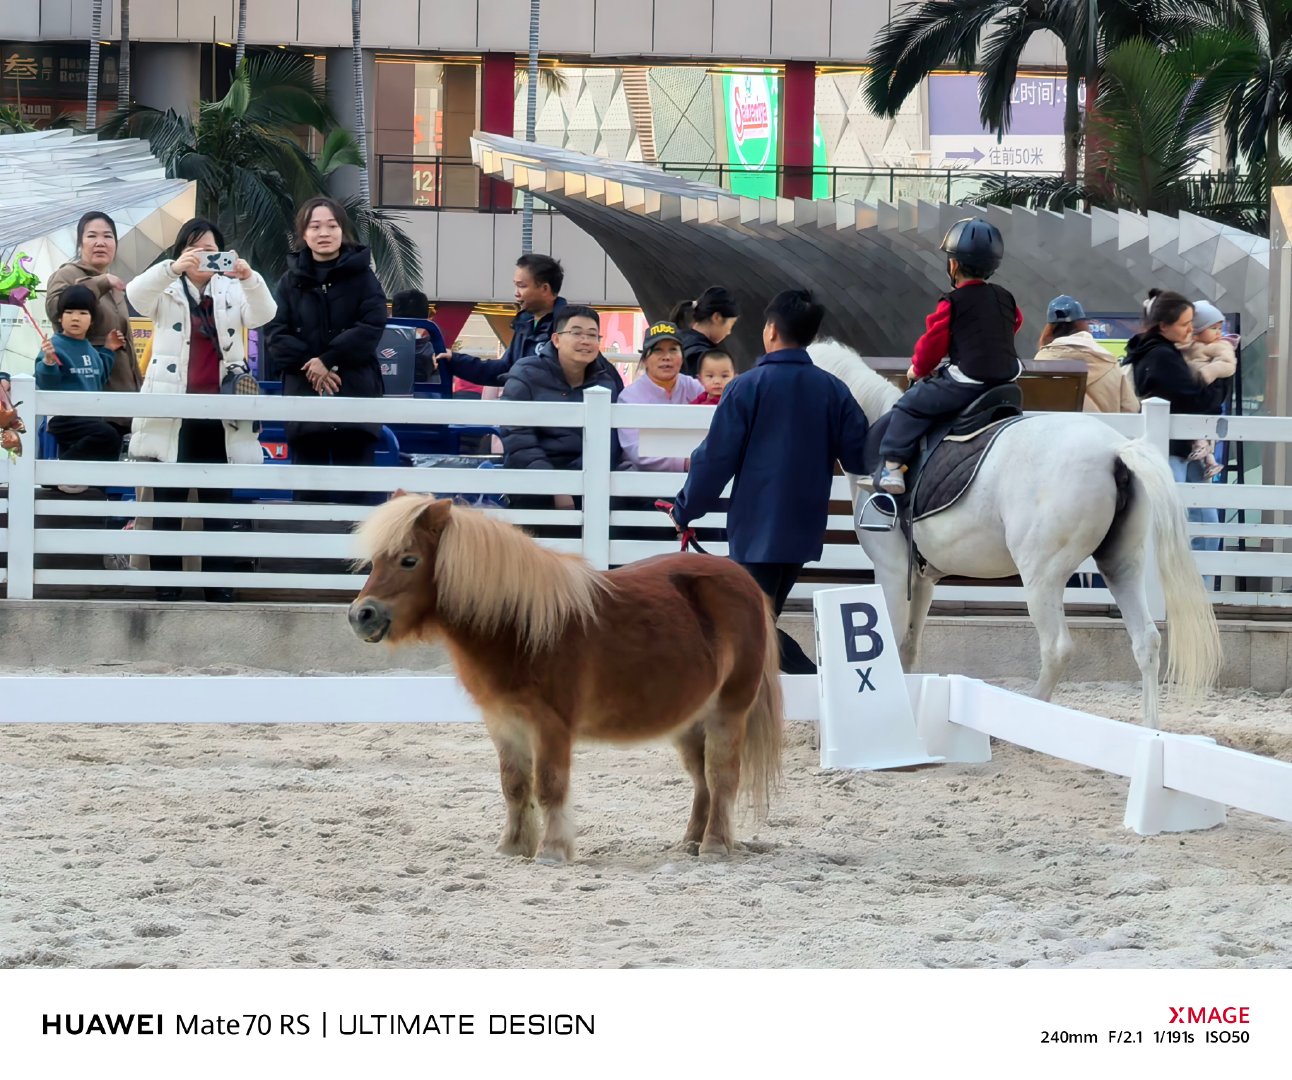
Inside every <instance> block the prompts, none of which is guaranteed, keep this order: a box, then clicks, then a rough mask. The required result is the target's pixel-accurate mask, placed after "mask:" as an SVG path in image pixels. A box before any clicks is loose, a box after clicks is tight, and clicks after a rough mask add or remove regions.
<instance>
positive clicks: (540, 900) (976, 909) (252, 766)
mask: <svg viewBox="0 0 1292 1080" xmlns="http://www.w3.org/2000/svg"><path fill="white" fill-rule="evenodd" d="M99 673H101V672H99ZM207 673H208V674H229V673H231V671H230V669H220V670H219V671H214V672H207ZM1010 685H1011V688H1016V689H1021V688H1022V684H1021V683H1014V684H1010ZM1056 700H1058V701H1060V702H1061V703H1063V704H1067V705H1071V706H1073V707H1076V708H1082V709H1085V710H1087V711H1090V712H1095V713H1099V714H1101V715H1105V716H1111V717H1114V718H1116V719H1124V720H1134V719H1136V717H1137V713H1138V706H1139V695H1138V689H1137V688H1135V687H1132V686H1130V685H1126V684H1077V685H1067V686H1064V687H1062V688H1061V690H1060V693H1059V695H1058V697H1057V699H1056ZM1289 704H1292V702H1290V701H1289V700H1286V699H1281V698H1278V697H1269V696H1264V695H1261V694H1257V693H1254V692H1251V691H1245V692H1219V693H1215V694H1213V695H1212V696H1211V697H1210V698H1209V699H1208V700H1207V701H1206V702H1205V703H1204V704H1203V705H1202V706H1201V707H1198V708H1194V709H1187V710H1185V709H1180V708H1175V707H1172V706H1169V705H1168V707H1167V709H1166V712H1165V715H1164V717H1163V726H1164V727H1166V728H1168V729H1169V730H1175V731H1185V732H1197V733H1204V734H1209V735H1213V736H1215V737H1216V738H1217V739H1218V740H1219V741H1220V742H1222V743H1224V744H1226V745H1230V746H1235V747H1238V748H1240V749H1244V750H1249V751H1253V752H1256V753H1262V754H1269V755H1273V756H1276V757H1280V758H1283V759H1285V760H1292V716H1290V714H1289V708H1288V706H1289ZM85 719H90V717H89V716H87V717H86V718H85ZM812 735H813V731H812V728H811V727H810V726H809V725H805V724H793V725H791V726H790V730H789V735H788V739H787V747H786V784H785V790H784V792H783V793H782V795H781V796H780V798H779V799H778V800H777V801H776V802H775V803H774V805H773V809H772V814H771V818H770V820H769V821H768V822H766V823H763V824H759V825H756V826H755V825H754V824H753V823H751V822H749V821H746V823H745V825H744V827H743V828H742V829H741V831H740V835H741V836H742V837H744V838H745V839H746V840H747V846H746V848H745V850H743V851H741V852H739V853H737V854H736V855H735V856H733V857H732V858H730V859H728V860H725V861H718V862H710V861H701V860H699V859H696V858H693V857H690V856H688V855H687V854H685V853H684V852H683V851H682V850H681V849H680V848H679V847H677V846H676V841H677V840H679V839H680V836H681V832H682V827H683V825H684V823H685V817H686V811H687V807H688V804H689V781H687V780H686V779H685V778H684V776H683V774H682V772H681V770H680V768H679V766H678V764H677V762H676V759H675V757H674V754H673V751H672V749H671V748H669V747H667V746H643V747H637V748H632V749H627V750H624V749H614V748H605V747H599V746H595V745H590V746H584V747H581V748H580V749H579V750H578V751H577V752H576V759H575V767H574V781H573V783H574V789H573V802H574V805H575V808H576V815H577V816H576V820H577V822H578V825H579V856H578V860H577V861H576V862H575V863H574V864H573V865H570V866H566V867H562V868H556V869H553V868H548V867H542V866H537V865H534V864H531V863H528V862H524V861H518V860H511V859H506V858H503V857H501V856H497V855H495V854H494V850H493V849H494V844H495V841H496V837H497V833H498V830H499V828H500V826H501V823H502V815H503V804H502V798H501V795H500V793H499V790H498V783H497V759H496V757H495V755H494V751H493V747H492V745H491V744H490V742H489V740H488V738H487V737H486V735H485V732H484V730H483V728H482V727H480V726H479V725H425V726H419V725H389V726H382V725H379V724H363V725H282V726H273V725H259V724H255V725H228V726H210V725H204V726H163V725H146V726H122V725H90V724H77V725H71V724H67V725H31V724H28V725H23V724H15V725H11V726H4V725H0V863H2V864H3V866H4V872H3V873H2V874H0V966H3V967H28V966H62V965H67V966H75V967H100V966H106V967H135V966H143V967H160V966H179V967H199V966H201V967H205V966H217V967H219V966H230V967H293V966H302V967H382V966H391V967H423V966H430V967H448V966H464V967H514V966H526V967H528V966H539V967H542V966H559V967H638V966H731V967H754V966H847V967H881V966H902V967H913V966H928V967H946V966H991V967H1000V966H1011V967H1026V966H1038V967H1051V966H1067V965H1073V966H1083V967H1149V966H1152V967H1216V966H1220V967H1225V966H1243V967H1250V966H1261V967H1266V966H1268V967H1287V966H1289V964H1292V824H1285V823H1280V822H1275V821H1270V820H1268V819H1264V818H1260V817H1257V816H1254V815H1251V814H1246V813H1241V812H1231V813H1230V817H1229V823H1228V825H1227V826H1225V827H1224V828H1221V829H1217V830H1213V831H1210V832H1205V833H1191V834H1186V835H1179V836H1157V837H1138V836H1136V835H1135V834H1133V833H1131V832H1129V831H1127V830H1126V829H1124V828H1123V826H1122V814H1123V811H1124V807H1125V800H1126V790H1127V783H1126V781H1125V780H1124V779H1121V778H1118V777H1110V776H1106V775H1103V774H1100V773H1096V772H1092V771H1090V770H1088V769H1084V768H1080V767H1078V766H1075V765H1069V764H1066V763H1064V762H1060V761H1056V760H1054V759H1052V758H1047V757H1044V756H1042V755H1039V754H1035V753H1031V752H1029V751H1025V750H1020V749H1017V748H1015V747H1012V746H1009V745H1007V744H999V743H998V744H996V746H995V750H994V757H993V760H992V761H991V762H990V763H989V764H986V765H973V766H969V765H964V766H961V765H953V766H942V767H937V768H926V769H921V770H916V771H909V772H888V773H846V772H830V771H823V770H822V769H820V768H819V766H818V764H817V756H816V753H815V751H814V749H813V746H812Z"/></svg>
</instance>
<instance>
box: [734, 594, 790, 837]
mask: <svg viewBox="0 0 1292 1080" xmlns="http://www.w3.org/2000/svg"><path fill="white" fill-rule="evenodd" d="M763 632H764V636H765V639H766V640H765V642H764V645H763V674H762V677H761V678H760V679H759V682H758V696H757V697H756V698H754V704H753V707H752V708H751V709H750V710H749V719H748V722H747V723H746V725H745V741H744V744H743V745H742V747H741V751H740V783H741V787H743V788H744V790H745V793H746V795H747V796H748V797H749V803H750V805H751V806H752V807H753V808H754V813H755V814H756V815H757V816H758V817H759V818H765V817H766V816H767V811H768V808H769V807H770V805H771V797H772V795H773V793H775V792H776V791H777V790H778V789H779V788H780V786H781V745H782V742H783V740H784V734H785V702H784V700H783V699H782V696H781V648H780V644H779V642H778V641H777V640H776V616H775V615H773V614H772V606H771V603H770V601H768V602H765V603H764V604H763Z"/></svg>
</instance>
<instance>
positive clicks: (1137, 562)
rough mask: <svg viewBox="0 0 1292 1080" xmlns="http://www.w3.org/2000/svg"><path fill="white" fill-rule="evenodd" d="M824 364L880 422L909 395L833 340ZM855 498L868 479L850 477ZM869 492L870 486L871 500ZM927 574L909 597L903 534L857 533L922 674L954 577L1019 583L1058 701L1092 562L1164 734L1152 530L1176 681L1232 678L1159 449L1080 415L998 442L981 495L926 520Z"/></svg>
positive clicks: (1033, 423) (1046, 680)
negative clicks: (1069, 604) (923, 653)
mask: <svg viewBox="0 0 1292 1080" xmlns="http://www.w3.org/2000/svg"><path fill="white" fill-rule="evenodd" d="M808 351H809V352H810V353H811V356H812V359H813V360H814V361H815V362H816V364H817V365H818V366H819V367H822V368H824V369H825V370H827V371H830V372H832V373H833V374H835V375H837V376H838V377H839V378H840V379H842V380H843V381H844V383H846V384H847V386H848V387H849V389H851V390H852V392H853V394H854V396H855V397H856V399H857V402H858V404H860V405H861V407H862V410H863V411H864V412H865V414H866V418H867V419H868V420H869V421H870V422H871V423H874V422H875V421H876V420H878V419H879V417H880V416H882V415H883V414H884V413H886V412H888V411H889V410H890V409H891V408H892V407H893V405H894V403H895V402H896V401H897V399H898V398H899V397H901V391H900V390H898V389H897V388H896V387H895V386H893V385H892V384H891V383H890V382H888V381H887V380H886V379H884V378H883V377H882V376H880V375H878V374H876V373H875V372H874V371H872V370H871V369H870V368H869V367H867V366H866V363H865V361H864V360H862V358H861V357H860V356H859V355H858V354H857V353H855V352H853V350H852V349H850V348H848V347H847V346H845V345H841V344H839V343H838V342H834V341H822V342H818V343H817V344H815V345H813V346H812V347H811V348H810V349H809V350H808ZM849 480H850V481H851V482H852V490H853V501H854V503H856V502H857V499H858V487H857V477H855V476H851V475H849ZM867 494H868V493H867V492H866V491H865V490H864V489H862V491H861V497H862V498H863V499H864V498H865V497H866V495H867ZM914 528H915V543H916V546H917V547H918V548H919V550H920V553H921V554H922V555H923V556H924V558H925V559H926V560H927V561H928V566H927V567H926V568H925V570H924V571H923V572H922V573H920V572H917V573H915V574H914V576H913V584H912V587H911V590H910V593H911V595H910V598H909V599H908V598H907V544H906V538H905V536H904V535H903V534H902V531H901V530H900V529H894V530H892V531H891V532H862V531H858V534H857V536H858V539H859V540H860V541H861V546H862V548H863V549H864V550H865V552H866V554H867V555H868V556H870V559H871V561H872V562H873V563H874V564H875V580H876V581H877V582H878V583H879V584H880V585H882V586H883V589H884V597H885V599H886V600H887V602H888V611H889V615H890V617H891V618H892V622H893V631H894V633H895V634H896V635H897V636H898V638H900V639H901V640H902V646H901V655H902V662H903V664H904V665H905V667H906V670H907V671H914V670H916V666H915V665H916V664H917V663H918V660H919V647H920V638H921V636H922V634H923V631H924V621H925V618H926V617H927V615H928V612H929V605H930V604H931V603H932V600H933V587H934V585H935V584H936V583H937V582H938V581H939V580H941V579H942V578H944V577H947V576H951V575H955V576H960V577H970V578H1003V577H1013V576H1014V575H1018V576H1019V577H1021V578H1022V579H1023V588H1024V591H1025V592H1026V594H1027V610H1028V613H1029V614H1030V615H1031V617H1032V622H1033V623H1035V624H1036V629H1037V632H1038V634H1039V635H1040V639H1041V675H1040V678H1039V679H1038V680H1037V683H1036V687H1035V689H1034V690H1033V693H1034V694H1035V696H1036V697H1039V698H1041V699H1043V700H1047V701H1048V700H1049V698H1050V695H1051V694H1052V693H1053V692H1054V687H1055V684H1057V683H1058V681H1059V679H1060V678H1061V676H1062V675H1063V670H1064V668H1065V667H1066V665H1067V662H1068V659H1069V657H1070V656H1071V654H1072V638H1071V636H1070V635H1069V633H1068V627H1067V621H1066V619H1065V617H1064V611H1063V589H1064V586H1065V584H1066V583H1067V581H1068V579H1069V578H1070V577H1071V576H1072V575H1073V573H1075V572H1076V570H1077V567H1078V566H1080V565H1081V563H1082V562H1083V561H1084V560H1085V559H1086V558H1088V557H1089V556H1091V555H1093V556H1094V558H1095V563H1096V565H1097V566H1098V567H1099V572H1100V573H1101V574H1102V575H1103V577H1104V581H1105V582H1107V585H1108V589H1109V591H1110V592H1111V593H1112V594H1113V598H1114V599H1115V600H1116V601H1117V606H1118V607H1119V608H1121V613H1122V618H1123V619H1124V620H1125V623H1126V630H1127V633H1129V634H1130V639H1131V646H1132V649H1133V651H1134V655H1135V662H1136V663H1137V664H1138V665H1139V670H1140V673H1141V675H1142V676H1143V683H1144V697H1143V722H1144V724H1145V725H1146V726H1148V727H1157V717H1158V685H1157V684H1158V664H1159V651H1160V647H1161V635H1160V634H1159V633H1158V629H1157V626H1156V625H1155V624H1154V622H1153V618H1152V615H1151V614H1150V613H1149V608H1148V600H1147V597H1146V595H1145V573H1144V570H1145V562H1146V557H1147V550H1148V538H1149V532H1150V529H1151V530H1152V535H1153V540H1154V544H1155V548H1156V553H1157V565H1158V574H1159V576H1160V578H1161V582H1162V590H1163V592H1164V593H1165V596H1166V617H1167V626H1168V628H1169V635H1168V639H1167V678H1168V680H1170V681H1171V682H1174V683H1177V684H1178V685H1180V687H1181V688H1182V689H1183V690H1184V691H1185V692H1186V693H1195V692H1197V691H1199V690H1202V689H1203V688H1205V687H1207V686H1209V685H1210V684H1211V683H1213V682H1214V681H1215V679H1216V676H1217V675H1218V674H1219V671H1220V661H1221V650H1220V633H1219V630H1218V629H1217V627H1216V619H1215V615H1214V613H1213V612H1212V610H1211V605H1210V603H1209V602H1208V600H1207V594H1206V591H1205V589H1204V588H1203V584H1202V578H1201V576H1200V575H1199V573H1198V569H1197V566H1196V564H1195V563H1194V561H1193V558H1192V556H1191V553H1190V550H1189V536H1188V530H1187V529H1186V527H1185V512H1184V507H1183V506H1182V504H1181V503H1180V501H1179V499H1178V498H1177V496H1176V492H1175V482H1174V479H1173V478H1172V476H1171V470H1170V468H1169V467H1168V465H1167V462H1166V460H1165V459H1164V458H1163V457H1162V455H1161V453H1160V452H1159V451H1157V450H1155V449H1154V448H1153V447H1152V446H1151V445H1150V444H1149V443H1147V442H1145V441H1144V440H1143V439H1127V438H1126V437H1125V436H1123V435H1119V434H1118V433H1117V432H1115V431H1114V430H1113V429H1112V428H1111V427H1109V426H1108V425H1107V424H1104V423H1102V422H1101V421H1099V420H1098V419H1096V418H1095V417H1092V416H1086V415H1083V414H1081V413H1051V414H1048V415H1045V416H1038V417H1035V418H1033V419H1029V420H1027V421H1026V422H1024V423H1021V424H1013V425H1010V426H1009V427H1007V428H1006V429H1005V430H1004V431H1002V432H1001V433H1000V435H999V436H998V437H997V439H996V441H995V442H994V443H993V444H992V447H991V450H990V452H989V453H988V454H987V456H986V458H985V459H984V461H983V463H982V466H981V468H980V469H979V470H978V475H977V477H976V478H975V480H974V482H973V484H972V485H971V486H970V488H969V490H968V491H967V492H966V493H965V494H964V495H963V496H962V497H961V498H960V499H959V501H958V502H956V503H955V504H954V505H952V506H951V507H949V508H948V509H946V510H944V511H942V512H941V513H938V514H934V515H933V516H931V517H928V518H925V519H924V520H922V521H919V522H917V523H916V524H915V527H914Z"/></svg>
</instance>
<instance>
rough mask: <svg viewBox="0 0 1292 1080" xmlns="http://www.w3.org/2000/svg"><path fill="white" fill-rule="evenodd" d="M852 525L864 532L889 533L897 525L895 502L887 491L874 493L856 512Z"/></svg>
mask: <svg viewBox="0 0 1292 1080" xmlns="http://www.w3.org/2000/svg"><path fill="white" fill-rule="evenodd" d="M853 524H854V525H855V526H856V527H857V528H858V529H861V530H862V531H864V532H889V531H891V530H892V528H893V526H894V525H896V524H897V500H896V499H894V498H893V496H891V495H890V494H889V493H888V492H887V491H876V492H875V494H873V495H872V496H870V498H868V499H867V500H866V501H865V502H864V503H862V504H861V509H860V510H858V511H857V516H856V518H855V519H854V520H853Z"/></svg>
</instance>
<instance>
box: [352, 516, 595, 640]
mask: <svg viewBox="0 0 1292 1080" xmlns="http://www.w3.org/2000/svg"><path fill="white" fill-rule="evenodd" d="M435 501H436V500H435V498H434V497H428V496H422V495H400V496H397V497H396V498H393V499H391V500H390V501H389V502H387V503H385V504H384V505H382V506H380V507H378V508H377V509H376V510H374V511H373V513H372V514H371V515H370V516H369V517H368V519H367V520H366V521H364V522H363V524H362V525H360V526H359V529H358V541H359V546H360V549H361V550H362V551H363V552H364V553H365V554H366V555H367V557H368V558H369V559H375V558H376V557H378V556H386V557H387V558H391V557H394V556H396V555H398V554H399V553H400V552H402V551H407V550H408V549H409V548H411V547H412V546H413V543H414V539H413V534H414V530H415V527H416V524H417V519H418V518H419V517H420V516H421V515H422V512H423V511H424V510H426V509H427V507H429V506H430V505H431V504H432V503H434V502H435ZM435 584H436V588H437V590H438V594H439V595H438V609H439V612H440V617H441V619H442V620H445V621H448V622H451V623H454V624H456V625H458V626H461V627H463V628H465V629H470V630H474V631H476V632H479V633H485V634H489V633H495V632H497V631H498V630H500V629H502V628H503V627H505V626H509V625H511V626H515V628H516V630H517V633H518V636H519V638H520V641H521V643H522V645H523V646H524V647H525V648H527V649H529V650H530V651H531V652H538V651H541V650H543V649H545V648H550V647H551V646H553V645H555V644H556V643H557V641H559V640H560V638H561V635H562V634H563V633H564V632H565V629H566V627H567V625H568V624H569V622H570V620H572V619H576V620H579V621H583V620H586V619H588V618H590V617H591V616H592V615H593V614H594V612H595V610H596V607H597V601H598V600H599V599H600V597H601V596H602V594H603V593H604V592H605V591H606V589H607V588H608V586H607V584H606V581H605V579H604V578H603V577H602V576H601V575H600V574H598V573H597V572H596V571H595V570H593V569H592V567H590V566H589V565H588V564H587V563H586V562H584V561H583V560H582V559H580V558H578V557H577V556H574V555H564V554H561V553H560V552H555V551H549V550H548V549H547V548H545V547H542V546H541V545H539V544H537V543H535V542H534V541H533V540H532V539H530V537H528V536H526V535H525V534H524V533H523V532H521V531H520V530H519V529H517V528H516V527H515V526H514V525H511V524H510V523H509V522H506V521H502V520H500V519H498V518H494V517H491V516H490V515H488V514H486V513H484V512H482V511H479V510H472V509H470V508H468V507H465V506H453V507H451V508H450V510H449V516H448V523H447V524H446V525H445V527H444V532H443V534H442V535H441V536H440V542H439V547H438V549H437V552H436V556H435Z"/></svg>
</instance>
